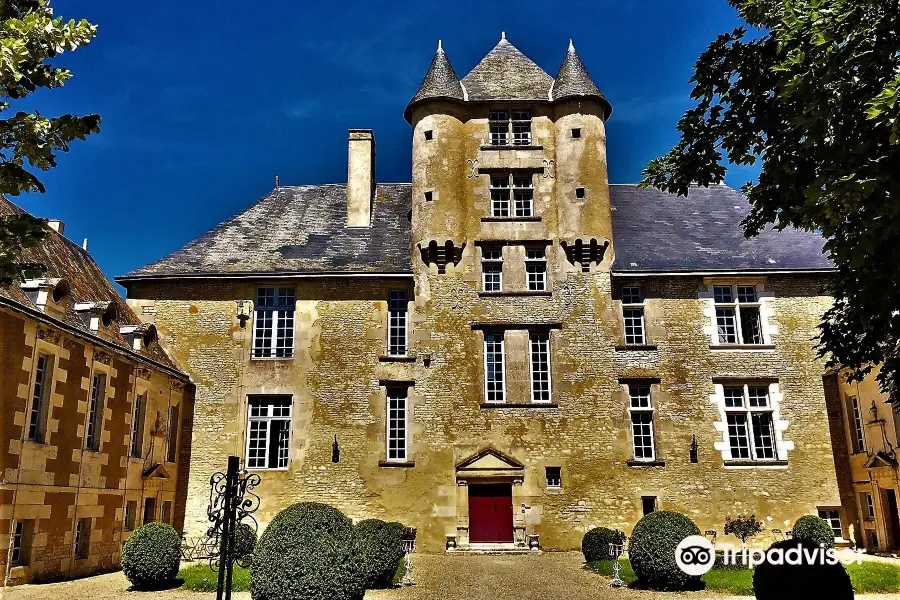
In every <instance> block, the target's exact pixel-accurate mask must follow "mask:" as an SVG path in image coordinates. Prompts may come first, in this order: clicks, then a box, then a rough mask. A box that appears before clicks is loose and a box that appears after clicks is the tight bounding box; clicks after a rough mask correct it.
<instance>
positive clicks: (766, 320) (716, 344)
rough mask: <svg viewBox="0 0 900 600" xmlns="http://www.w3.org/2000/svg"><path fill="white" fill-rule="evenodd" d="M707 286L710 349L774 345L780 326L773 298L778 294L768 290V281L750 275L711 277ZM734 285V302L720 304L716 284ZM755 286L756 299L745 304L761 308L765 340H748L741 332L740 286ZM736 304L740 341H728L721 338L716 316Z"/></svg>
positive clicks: (703, 297) (704, 298)
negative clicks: (778, 325)
mask: <svg viewBox="0 0 900 600" xmlns="http://www.w3.org/2000/svg"><path fill="white" fill-rule="evenodd" d="M704 284H705V289H703V290H701V292H700V295H699V297H700V300H701V301H705V302H706V309H705V311H704V313H705V316H706V319H707V324H706V325H705V326H704V333H705V334H706V335H707V337H708V338H709V345H710V348H713V349H715V348H722V349H740V350H771V349H773V348H774V337H775V336H776V335H777V334H778V327H777V326H776V325H775V324H774V323H773V321H774V319H773V316H774V311H773V306H772V303H773V300H774V298H775V295H774V293H772V292H771V291H770V290H767V289H766V286H765V280H760V279H749V278H707V279H705V280H704ZM719 286H730V287H731V288H732V296H733V298H732V300H733V301H732V302H726V303H720V302H716V287H719ZM739 286H740V287H752V288H753V289H754V290H755V292H756V302H751V303H744V304H749V305H750V306H753V307H757V306H758V307H759V323H760V334H761V335H762V342H761V343H758V344H757V343H751V344H747V343H744V341H743V339H742V335H741V330H740V328H741V317H740V312H739V311H740V306H741V302H740V299H739V297H738V290H737V288H738V287H739ZM732 306H733V307H735V317H734V319H735V335H736V336H737V342H736V343H731V342H728V343H725V342H720V341H719V330H718V324H717V319H716V309H717V308H722V307H728V308H730V307H732Z"/></svg>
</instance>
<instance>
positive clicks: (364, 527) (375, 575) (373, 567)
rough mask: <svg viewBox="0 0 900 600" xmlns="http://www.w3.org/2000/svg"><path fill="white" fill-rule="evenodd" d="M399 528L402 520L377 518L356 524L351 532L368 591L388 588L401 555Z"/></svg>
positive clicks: (400, 528) (401, 526) (400, 530)
mask: <svg viewBox="0 0 900 600" xmlns="http://www.w3.org/2000/svg"><path fill="white" fill-rule="evenodd" d="M402 531H403V525H402V524H401V523H386V522H385V521H382V520H380V519H366V520H365V521H360V522H359V523H357V525H356V528H355V530H354V535H355V536H356V546H357V548H358V549H359V553H360V562H361V563H362V568H363V575H364V579H365V586H366V589H367V590H372V589H383V588H389V587H391V584H392V582H393V579H394V575H395V574H396V572H397V568H398V567H399V565H400V560H401V559H402V558H403V541H402V540H401V538H400V534H401V532H402Z"/></svg>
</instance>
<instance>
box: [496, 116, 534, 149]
mask: <svg viewBox="0 0 900 600" xmlns="http://www.w3.org/2000/svg"><path fill="white" fill-rule="evenodd" d="M488 121H489V127H490V132H491V145H492V146H509V145H510V143H512V145H514V146H529V145H531V111H528V110H513V111H509V110H492V111H490V112H489V113H488Z"/></svg>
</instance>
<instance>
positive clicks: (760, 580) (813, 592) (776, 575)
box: [753, 534, 853, 600]
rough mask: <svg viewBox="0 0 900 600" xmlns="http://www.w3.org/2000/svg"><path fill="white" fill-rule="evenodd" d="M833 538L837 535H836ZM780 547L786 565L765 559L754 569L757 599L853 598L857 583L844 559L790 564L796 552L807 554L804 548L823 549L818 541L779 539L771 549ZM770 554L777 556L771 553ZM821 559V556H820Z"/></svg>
mask: <svg viewBox="0 0 900 600" xmlns="http://www.w3.org/2000/svg"><path fill="white" fill-rule="evenodd" d="M832 537H833V534H832ZM773 549H777V550H780V551H781V552H780V554H781V556H783V557H784V560H780V561H779V560H778V559H776V562H781V563H782V564H773V563H770V562H768V561H767V562H764V563H762V564H761V565H759V566H758V567H756V569H755V570H754V571H753V592H754V594H756V598H757V600H782V599H784V598H829V600H845V599H846V600H851V599H852V598H853V585H852V584H851V582H850V576H849V575H848V574H847V570H846V569H845V568H844V565H842V564H841V563H840V562H838V563H836V564H833V565H829V564H819V561H818V560H816V561H814V562H813V563H812V564H809V563H808V562H806V561H803V563H802V564H793V565H792V564H787V559H790V557H791V554H792V553H796V555H797V556H800V557H801V558H802V557H803V553H804V551H806V552H812V551H813V550H819V551H820V552H822V551H823V549H822V548H819V545H818V544H817V543H814V542H811V541H809V540H802V539H796V538H795V539H790V540H783V541H780V542H775V543H774V544H772V546H771V548H769V552H771V551H772V550H773ZM791 551H793V552H791ZM767 556H768V557H770V558H771V557H772V556H773V555H772V554H770V553H767ZM816 558H817V559H818V557H816Z"/></svg>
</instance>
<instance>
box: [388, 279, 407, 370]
mask: <svg viewBox="0 0 900 600" xmlns="http://www.w3.org/2000/svg"><path fill="white" fill-rule="evenodd" d="M401 315H402V316H401ZM401 321H402V324H401ZM401 329H402V334H403V336H402V337H403V340H402V344H401V343H399V339H400V336H399V334H398V335H395V332H399V331H400V330H401ZM395 339H397V340H398V342H396V343H395V341H394V340H395ZM386 341H387V356H391V357H404V356H409V290H407V289H405V288H395V289H390V290H388V301H387V340H386ZM399 350H402V352H401V351H399Z"/></svg>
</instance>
